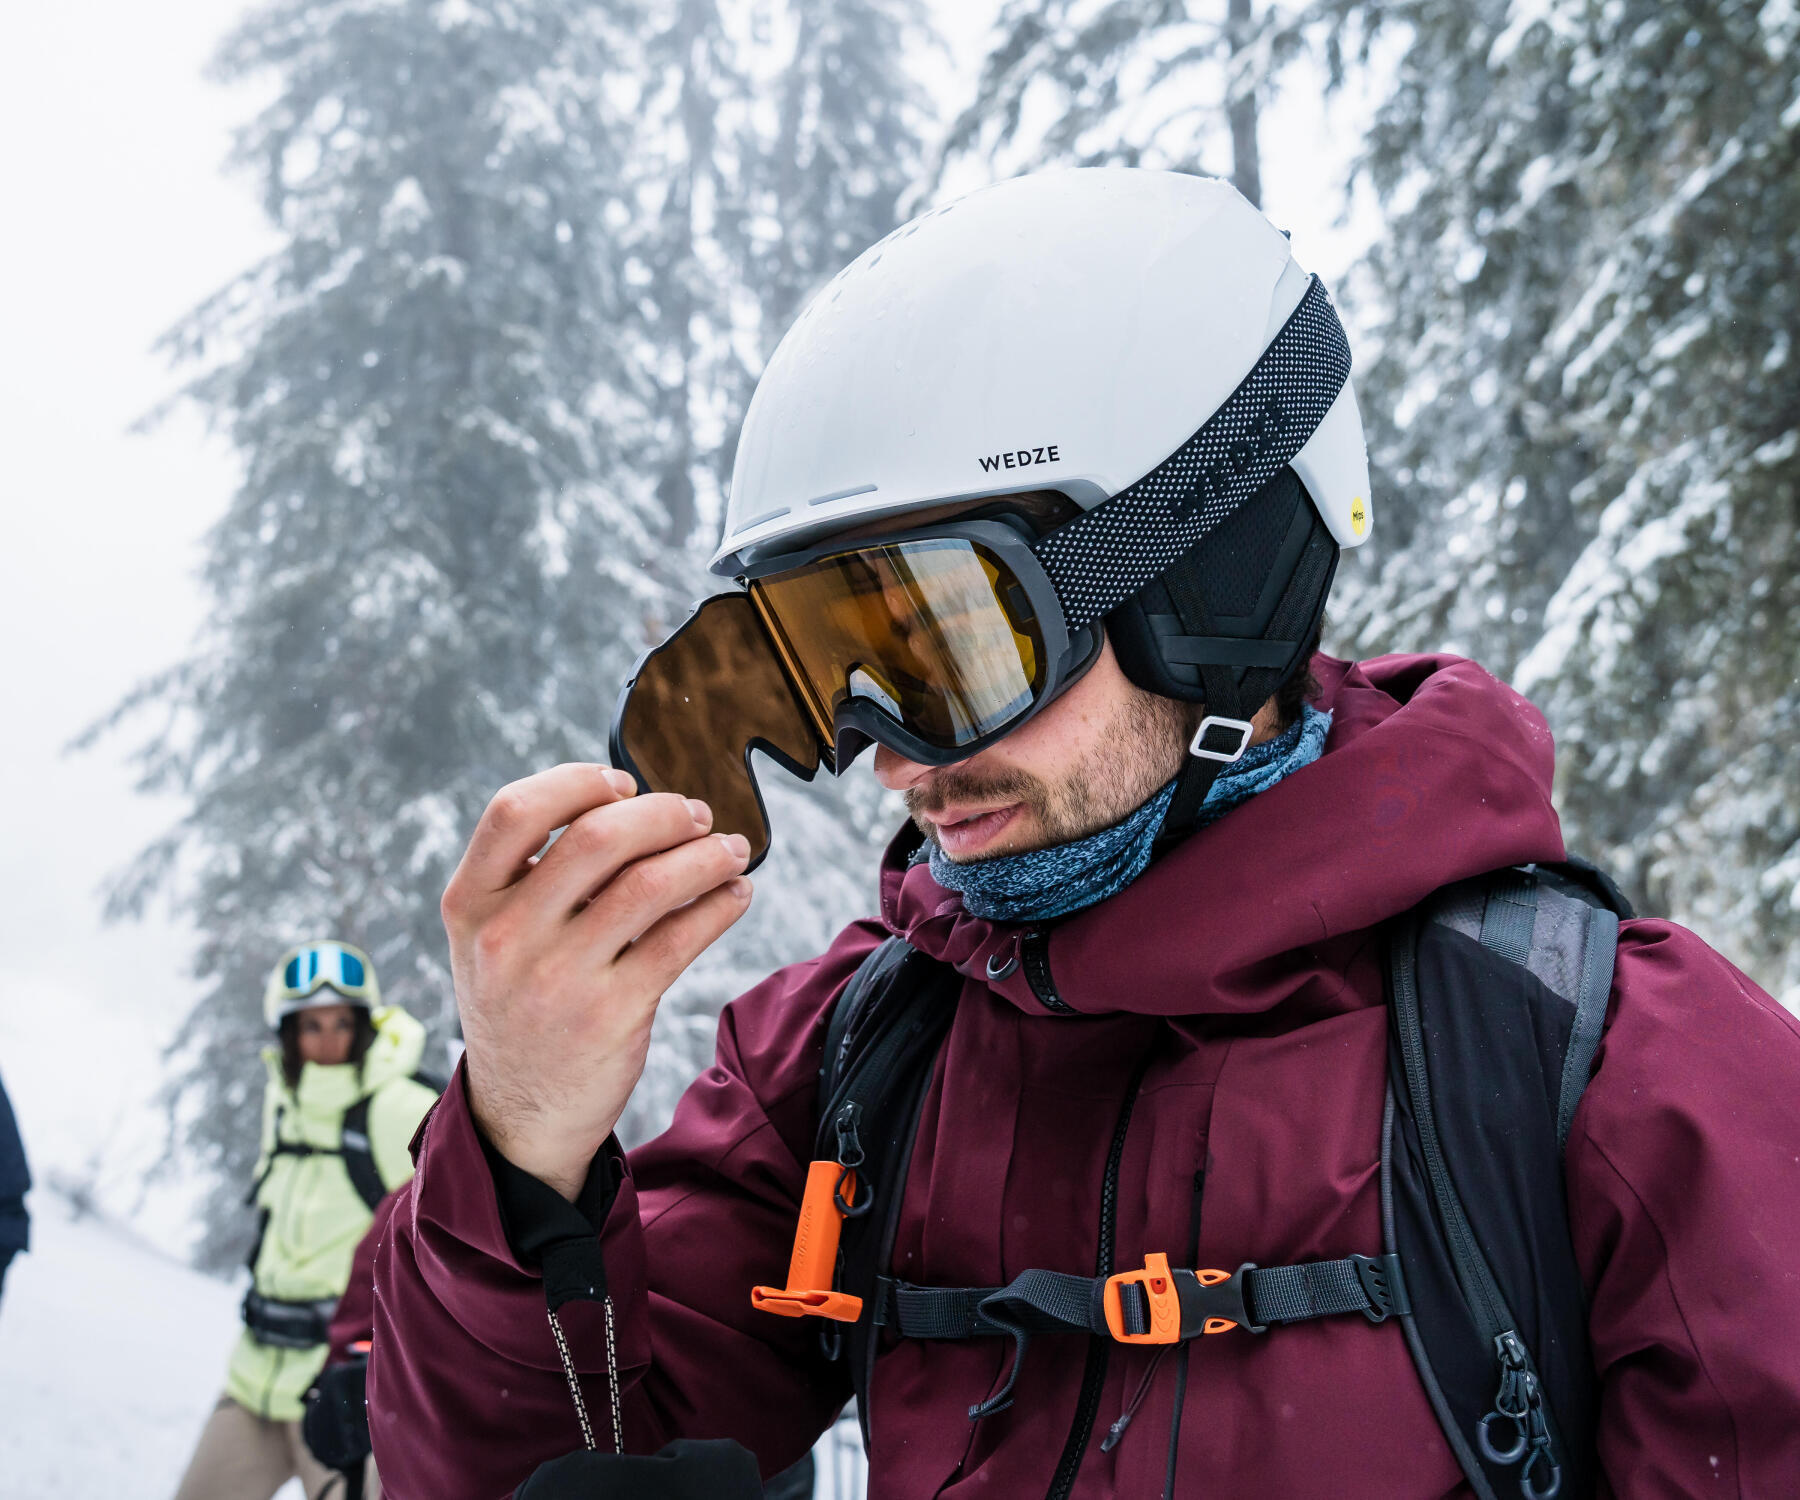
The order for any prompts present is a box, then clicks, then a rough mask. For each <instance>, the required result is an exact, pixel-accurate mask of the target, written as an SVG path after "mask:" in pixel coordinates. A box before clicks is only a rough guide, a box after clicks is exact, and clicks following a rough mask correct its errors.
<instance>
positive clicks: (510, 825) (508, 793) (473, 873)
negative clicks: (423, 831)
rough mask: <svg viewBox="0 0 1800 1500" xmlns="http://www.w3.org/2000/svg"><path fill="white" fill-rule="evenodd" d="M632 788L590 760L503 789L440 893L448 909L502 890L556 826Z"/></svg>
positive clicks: (624, 779)
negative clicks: (442, 892)
mask: <svg viewBox="0 0 1800 1500" xmlns="http://www.w3.org/2000/svg"><path fill="white" fill-rule="evenodd" d="M636 789H637V786H636V783H635V782H634V781H633V780H632V779H631V777H630V776H629V775H628V774H626V773H625V772H624V771H614V770H610V769H609V768H607V767H606V766H598V765H588V764H571V765H563V766H553V767H552V768H551V769H550V770H548V771H539V772H538V773H537V775H535V776H527V777H526V778H525V779H524V780H523V781H515V782H513V783H512V784H511V785H509V786H504V787H502V788H501V789H500V790H499V791H498V792H496V793H495V794H494V799H493V801H491V802H489V803H488V805H487V810H486V811H485V812H484V813H482V815H481V821H480V822H479V823H477V824H476V825H475V832H474V833H473V834H472V835H471V836H470V838H469V847H468V848H467V849H466V850H465V851H464V852H463V857H462V863H460V864H459V865H458V866H457V867H456V873H455V874H454V875H453V876H451V877H450V887H449V889H448V890H446V891H445V892H444V906H445V909H446V911H448V910H449V909H451V908H452V907H453V906H455V905H456V904H458V903H459V902H460V901H462V900H464V899H467V898H470V897H475V896H483V895H488V894H490V893H491V892H494V891H498V890H504V889H505V888H506V887H507V886H509V885H511V884H512V883H513V882H514V881H515V880H517V879H518V878H519V875H520V873H521V872H522V871H523V870H524V868H525V861H526V860H527V859H528V858H530V856H531V855H533V854H535V853H536V852H537V851H538V850H539V849H541V848H543V847H544V841H545V840H546V839H548V838H549V837H550V835H551V834H552V833H553V832H554V831H555V830H556V829H558V828H561V827H563V826H564V825H565V824H567V823H571V822H573V821H574V820H575V819H576V818H579V817H580V816H581V815H582V814H583V813H584V812H586V811H587V810H588V809H589V808H592V807H601V806H604V805H605V804H607V803H609V802H617V801H619V800H620V799H621V798H624V797H630V796H632V795H633V794H634V793H635V791H636Z"/></svg>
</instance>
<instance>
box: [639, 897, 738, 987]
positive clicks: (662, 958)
mask: <svg viewBox="0 0 1800 1500" xmlns="http://www.w3.org/2000/svg"><path fill="white" fill-rule="evenodd" d="M749 909H750V881H749V879H748V878H747V877H746V876H743V875H739V876H737V877H735V878H734V879H732V880H729V881H727V882H726V883H725V884H724V885H722V886H719V887H717V888H716V889H714V890H711V891H708V892H707V893H706V894H705V895H704V896H702V897H701V898H700V899H699V900H698V901H694V902H691V903H690V904H689V905H687V906H684V907H682V908H681V909H680V910H679V911H672V912H670V913H669V914H668V916H666V917H664V918H663V919H662V920H661V921H660V922H657V923H656V924H655V925H654V926H652V927H651V928H650V929H649V931H647V932H645V933H644V934H643V936H641V937H640V938H638V940H637V941H636V942H635V943H633V944H632V945H631V946H630V947H629V948H627V949H626V950H625V952H624V953H623V954H621V955H620V957H619V962H618V967H617V969H616V970H615V971H614V972H616V973H617V974H618V975H619V976H620V978H622V979H627V980H628V981H629V982H630V984H631V986H632V987H633V988H638V987H640V986H641V987H642V988H643V990H644V991H645V992H646V993H648V994H653V995H661V994H662V992H663V991H664V990H666V989H668V987H669V986H670V985H672V984H673V983H674V982H675V981H676V980H677V979H679V978H680V977H681V974H682V971H683V970H684V969H686V968H687V966H688V965H689V964H691V963H692V962H693V961H694V960H695V959H696V958H698V957H699V956H700V955H701V954H702V953H704V952H705V951H706V950H707V949H708V948H709V947H711V946H712V944H714V943H715V942H717V941H718V940H719V937H720V936H721V935H722V934H723V933H724V931H725V930H726V928H728V927H730V926H731V924H732V923H733V922H735V921H737V919H738V918H739V917H741V916H743V914H744V913H745V912H746V911H748V910H749Z"/></svg>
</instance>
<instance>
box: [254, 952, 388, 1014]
mask: <svg viewBox="0 0 1800 1500" xmlns="http://www.w3.org/2000/svg"><path fill="white" fill-rule="evenodd" d="M275 967H276V979H275V984H274V986H273V987H274V990H275V999H276V1000H277V1001H278V1002H279V1003H281V1004H282V1005H283V1006H285V1007H287V1008H289V1009H297V1008H298V1007H297V1005H296V1004H295V1002H297V1001H302V1000H305V999H307V998H308V997H309V996H312V995H316V994H317V993H318V992H319V991H320V990H323V989H332V990H335V991H336V992H337V993H338V994H339V995H341V996H343V997H344V999H346V1000H361V1001H364V1002H365V1003H373V1001H374V999H375V996H376V994H377V991H376V988H375V974H374V970H373V969H372V968H371V967H370V964H369V960H368V956H367V955H366V954H363V953H360V952H358V951H357V950H356V949H355V948H352V947H351V946H350V945H349V944H347V943H337V942H322V943H304V944H302V945H301V946H300V947H298V948H295V949H293V950H292V951H291V952H289V953H288V954H287V956H286V957H285V958H284V959H283V961H282V962H280V963H278V964H277V965H276V966H275Z"/></svg>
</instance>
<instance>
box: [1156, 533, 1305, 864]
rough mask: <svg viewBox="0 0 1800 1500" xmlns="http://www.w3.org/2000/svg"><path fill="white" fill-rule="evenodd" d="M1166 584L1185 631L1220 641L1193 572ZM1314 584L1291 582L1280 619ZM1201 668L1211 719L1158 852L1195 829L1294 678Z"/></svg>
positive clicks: (1271, 671)
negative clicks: (1222, 777) (1268, 708)
mask: <svg viewBox="0 0 1800 1500" xmlns="http://www.w3.org/2000/svg"><path fill="white" fill-rule="evenodd" d="M1303 571H1305V570H1303ZM1165 582H1166V585H1167V587H1168V590H1169V598H1170V601H1171V602H1172V603H1173V604H1174V606H1175V613H1176V615H1177V616H1178V617H1179V618H1180V620H1181V625H1182V629H1183V630H1185V631H1186V632H1187V633H1188V634H1189V635H1192V636H1201V637H1210V638H1213V639H1217V638H1218V635H1219V627H1218V622H1217V620H1216V619H1215V618H1214V617H1213V613H1212V610H1211V608H1210V607H1209V606H1208V605H1207V602H1206V595H1205V592H1204V591H1203V590H1202V589H1201V587H1200V581H1199V579H1198V578H1197V577H1196V576H1195V574H1194V571H1193V570H1192V569H1189V568H1176V569H1174V570H1172V571H1171V572H1170V573H1169V574H1168V575H1167V577H1166V579H1165ZM1313 582H1314V580H1311V579H1305V580H1302V579H1300V578H1295V579H1293V580H1290V582H1289V585H1288V590H1287V593H1288V597H1287V598H1284V599H1283V601H1282V604H1283V606H1284V607H1283V608H1281V609H1278V610H1277V614H1278V615H1283V614H1287V613H1289V612H1290V611H1289V609H1288V608H1287V606H1290V605H1292V604H1294V603H1297V602H1298V601H1297V600H1296V599H1295V598H1294V595H1295V594H1296V592H1297V589H1296V585H1298V586H1299V588H1300V589H1301V590H1304V589H1306V588H1307V587H1308V586H1309V585H1311V584H1313ZM1197 665H1198V668H1199V672H1200V684H1201V686H1202V687H1204V688H1205V689H1206V699H1205V704H1206V717H1205V718H1203V719H1202V720H1201V721H1200V726H1199V728H1198V729H1197V730H1196V731H1195V732H1194V737H1193V739H1192V740H1191V741H1190V742H1189V744H1188V754H1187V759H1186V761H1184V762H1183V764H1182V767H1181V771H1180V773H1179V775H1178V776H1177V778H1176V781H1175V796H1174V797H1173V799H1172V800H1171V801H1170V803H1169V810H1168V812H1167V813H1165V814H1164V816H1163V823H1162V830H1161V832H1160V833H1159V834H1158V835H1157V845H1158V852H1161V850H1162V849H1164V848H1166V847H1167V846H1168V845H1169V844H1171V843H1173V842H1175V841H1176V840H1177V839H1180V838H1181V837H1182V836H1184V835H1185V834H1187V833H1189V832H1190V831H1191V830H1192V829H1193V826H1194V822H1195V820H1196V819H1197V818H1198V817H1199V816H1200V809H1201V808H1202V807H1204V806H1205V804H1206V794H1207V793H1208V792H1209V791H1211V790H1212V785H1213V782H1215V781H1217V780H1218V778H1219V774H1220V772H1222V771H1223V770H1224V769H1225V768H1226V767H1227V766H1229V765H1234V764H1236V763H1237V762H1238V761H1239V760H1241V759H1242V758H1243V755H1244V752H1245V751H1246V750H1248V749H1249V748H1250V739H1251V736H1252V735H1253V734H1254V733H1255V730H1254V728H1253V726H1252V723H1251V721H1252V720H1253V719H1254V718H1255V717H1256V713H1257V711H1258V710H1259V709H1260V708H1261V707H1262V706H1263V704H1264V703H1266V702H1268V700H1269V698H1270V697H1271V696H1273V695H1274V693H1275V692H1276V691H1277V690H1278V689H1279V688H1280V687H1281V684H1282V683H1283V682H1284V681H1285V680H1286V678H1287V676H1288V675H1289V674H1288V673H1287V672H1284V671H1283V670H1282V669H1281V668H1280V667H1249V668H1247V669H1246V670H1245V672H1244V675H1243V677H1242V679H1241V680H1240V679H1239V677H1238V674H1237V672H1236V671H1235V670H1234V669H1233V668H1232V667H1230V666H1228V665H1226V664H1225V663H1224V662H1220V661H1207V662H1200V663H1198V664H1197ZM1305 668H1306V663H1305V662H1303V661H1302V662H1298V663H1294V664H1293V670H1297V671H1304V670H1305Z"/></svg>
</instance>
